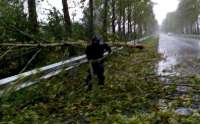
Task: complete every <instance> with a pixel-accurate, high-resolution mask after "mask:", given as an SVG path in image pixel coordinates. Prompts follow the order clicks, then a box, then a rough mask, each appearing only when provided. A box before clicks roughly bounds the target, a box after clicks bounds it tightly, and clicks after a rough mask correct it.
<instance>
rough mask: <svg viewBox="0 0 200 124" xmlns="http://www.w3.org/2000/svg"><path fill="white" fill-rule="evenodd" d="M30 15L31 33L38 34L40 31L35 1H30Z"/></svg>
mask: <svg viewBox="0 0 200 124" xmlns="http://www.w3.org/2000/svg"><path fill="white" fill-rule="evenodd" d="M28 13H29V17H28V19H29V23H30V31H31V32H32V33H36V32H37V31H38V22H37V11H36V2H35V0H28Z"/></svg>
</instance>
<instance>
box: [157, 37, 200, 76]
mask: <svg viewBox="0 0 200 124" xmlns="http://www.w3.org/2000/svg"><path fill="white" fill-rule="evenodd" d="M158 51H159V53H161V54H162V55H163V57H164V58H165V59H164V60H162V61H160V62H159V64H158V67H157V72H158V74H161V75H181V76H185V75H187V76H188V75H194V74H200V40H197V39H191V38H184V37H181V36H176V35H167V34H160V41H159V47H158Z"/></svg>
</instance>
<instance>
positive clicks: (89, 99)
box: [0, 38, 200, 124]
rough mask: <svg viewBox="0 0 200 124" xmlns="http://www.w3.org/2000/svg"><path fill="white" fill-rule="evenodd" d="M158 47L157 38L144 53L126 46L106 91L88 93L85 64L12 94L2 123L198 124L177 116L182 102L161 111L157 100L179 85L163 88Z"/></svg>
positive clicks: (4, 103) (111, 67) (112, 65)
mask: <svg viewBox="0 0 200 124" xmlns="http://www.w3.org/2000/svg"><path fill="white" fill-rule="evenodd" d="M156 46H157V39H154V38H153V39H149V40H147V41H146V42H145V49H144V50H137V49H133V48H124V49H123V50H121V51H118V52H116V53H115V54H113V55H112V56H109V57H108V58H107V61H106V73H105V74H106V83H105V86H104V87H103V88H100V87H99V86H97V85H95V86H94V87H93V90H92V91H86V89H85V88H84V86H83V85H82V84H83V81H84V77H85V76H86V74H87V71H86V70H87V69H88V65H87V66H86V65H83V66H81V67H80V68H77V69H74V70H71V71H70V72H66V73H64V72H63V73H62V74H60V75H59V76H57V77H54V78H52V79H51V80H48V81H42V82H41V83H40V84H38V85H35V86H33V87H30V88H28V89H24V90H21V91H19V92H17V93H16V92H14V93H12V92H10V93H8V94H7V95H6V96H3V97H2V98H1V103H0V104H1V107H0V114H1V116H0V120H1V122H2V123H10V124H12V123H14V124H23V123H24V124H27V123H33V124H35V123H39V124H44V123H46V124H63V123H70V124H112V123H113V124H158V123H159V124H179V123H187V124H198V122H199V121H200V120H199V116H198V114H195V115H193V116H190V117H187V116H185V117H183V116H178V115H175V114H174V112H173V107H177V106H178V103H180V102H181V101H180V100H178V101H176V102H174V103H173V104H172V105H171V106H170V107H171V108H169V109H167V110H165V111H163V110H162V109H161V108H160V107H159V105H158V102H159V100H160V99H164V98H165V97H166V96H167V95H168V94H169V93H171V92H174V88H175V86H171V87H164V86H163V84H162V83H161V80H160V79H159V77H157V76H156V74H155V65H156V63H157V62H158V60H159V59H160V55H159V54H157V49H156ZM192 79H193V81H194V82H196V81H197V80H194V78H192ZM197 82H198V81H197ZM197 82H196V83H197ZM94 83H97V82H96V81H94ZM167 88H168V89H167ZM179 105H180V104H179Z"/></svg>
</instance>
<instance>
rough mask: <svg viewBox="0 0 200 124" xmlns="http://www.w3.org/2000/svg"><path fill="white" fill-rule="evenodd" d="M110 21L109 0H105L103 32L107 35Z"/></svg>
mask: <svg viewBox="0 0 200 124" xmlns="http://www.w3.org/2000/svg"><path fill="white" fill-rule="evenodd" d="M107 23H108V0H104V10H103V28H102V29H103V32H104V33H105V35H107V29H108V28H107V25H108V24H107Z"/></svg>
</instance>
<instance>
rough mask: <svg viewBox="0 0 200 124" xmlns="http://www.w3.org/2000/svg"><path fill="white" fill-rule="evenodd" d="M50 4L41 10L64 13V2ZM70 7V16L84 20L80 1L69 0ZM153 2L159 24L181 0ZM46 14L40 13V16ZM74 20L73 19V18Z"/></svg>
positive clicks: (45, 3)
mask: <svg viewBox="0 0 200 124" xmlns="http://www.w3.org/2000/svg"><path fill="white" fill-rule="evenodd" d="M45 1H48V2H42V5H41V3H40V10H44V8H46V9H51V8H52V7H56V8H57V9H58V10H60V12H62V0H45ZM68 1H69V2H70V3H69V6H70V10H69V11H70V14H71V17H73V16H72V14H73V13H76V17H75V18H74V20H75V21H78V20H80V18H82V9H80V7H81V6H82V4H80V0H74V1H75V3H73V2H72V0H68ZM152 1H153V2H155V3H157V4H156V5H155V6H154V13H155V15H156V19H157V20H158V22H159V24H161V23H162V21H163V20H164V19H165V17H166V15H167V13H169V12H172V11H175V10H176V9H177V6H178V3H179V0H152ZM43 14H45V12H44V13H42V11H40V14H39V15H43ZM39 18H40V19H42V18H45V16H39ZM72 19H73V18H72Z"/></svg>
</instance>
